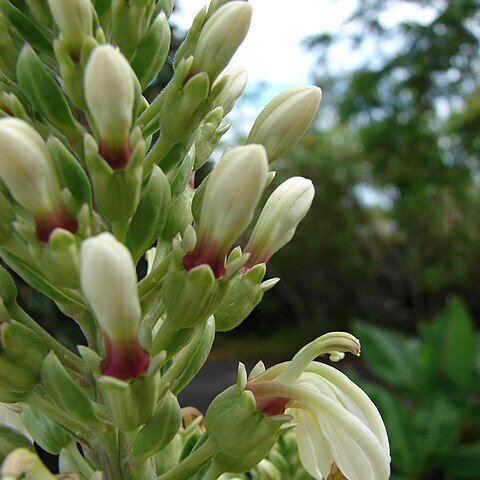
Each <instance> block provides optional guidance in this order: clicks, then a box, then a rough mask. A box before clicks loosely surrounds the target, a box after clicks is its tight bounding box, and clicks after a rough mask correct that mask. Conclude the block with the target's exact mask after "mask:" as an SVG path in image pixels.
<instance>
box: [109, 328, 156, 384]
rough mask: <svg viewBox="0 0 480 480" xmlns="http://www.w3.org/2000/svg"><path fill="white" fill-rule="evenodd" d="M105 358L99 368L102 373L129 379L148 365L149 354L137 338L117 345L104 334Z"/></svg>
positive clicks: (137, 374) (139, 373)
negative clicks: (125, 343)
mask: <svg viewBox="0 0 480 480" xmlns="http://www.w3.org/2000/svg"><path fill="white" fill-rule="evenodd" d="M104 343H105V351H106V355H105V358H104V359H103V360H102V363H101V365H100V370H101V372H102V374H103V375H109V376H110V377H115V378H119V379H120V380H130V379H132V378H136V377H138V376H140V375H141V374H142V373H143V372H145V370H147V368H148V367H149V365H150V355H149V353H148V352H147V351H146V350H144V349H143V348H142V346H141V345H140V343H139V342H138V340H137V339H135V340H134V341H133V342H131V343H130V344H127V345H121V344H120V345H119V344H115V343H113V342H112V340H111V339H110V338H109V337H107V336H105V337H104Z"/></svg>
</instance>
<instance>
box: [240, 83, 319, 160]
mask: <svg viewBox="0 0 480 480" xmlns="http://www.w3.org/2000/svg"><path fill="white" fill-rule="evenodd" d="M321 99H322V91H321V90H320V89H319V88H318V87H313V86H308V87H296V88H291V89H289V90H285V91H284V92H282V93H281V94H280V95H278V96H276V97H275V98H274V99H273V100H272V101H271V102H270V103H269V104H268V105H267V106H266V107H265V108H264V109H263V110H262V111H261V112H260V115H259V116H258V117H257V119H256V120H255V123H254V124H253V127H252V129H251V131H250V133H249V134H248V139H247V143H260V144H262V145H263V146H264V147H265V150H266V151H267V155H268V161H269V162H273V160H275V159H276V158H278V157H279V156H280V155H282V154H283V153H285V152H286V151H287V150H288V149H289V148H290V147H292V146H293V145H294V144H295V143H297V142H298V140H300V139H301V138H302V137H303V135H304V134H305V132H306V131H307V129H308V127H309V126H310V125H311V123H312V122H313V119H314V118H315V114H316V113H317V110H318V106H319V105H320V100H321Z"/></svg>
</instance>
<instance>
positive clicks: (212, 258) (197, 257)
mask: <svg viewBox="0 0 480 480" xmlns="http://www.w3.org/2000/svg"><path fill="white" fill-rule="evenodd" d="M225 258H226V254H225V253H223V252H220V251H219V250H218V248H217V247H216V245H214V244H213V243H210V244H209V245H206V246H205V244H204V242H202V241H201V240H199V241H198V242H197V244H196V245H195V248H194V249H193V250H192V251H191V252H188V253H187V254H186V255H185V256H184V257H183V266H184V268H185V270H191V269H192V268H195V267H198V266H199V265H209V266H210V268H211V269H212V271H213V275H214V276H215V278H220V277H221V276H223V275H224V274H225Z"/></svg>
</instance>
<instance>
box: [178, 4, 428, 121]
mask: <svg viewBox="0 0 480 480" xmlns="http://www.w3.org/2000/svg"><path fill="white" fill-rule="evenodd" d="M208 3H209V2H208V0H182V1H179V2H178V5H179V7H178V8H177V9H176V11H175V12H174V13H173V14H172V20H173V21H174V23H176V24H177V25H178V26H179V27H180V28H182V29H185V30H186V29H188V27H189V26H190V25H191V23H192V20H193V18H194V17H195V15H196V13H197V12H198V11H199V10H200V9H201V8H202V7H203V6H205V5H207V4H208ZM249 3H250V4H251V5H252V7H253V16H252V23H251V26H250V30H249V32H248V34H247V37H246V39H245V40H244V42H243V44H242V45H241V46H240V48H239V49H238V50H237V52H236V54H235V55H234V57H233V59H232V61H231V62H230V64H231V65H242V66H243V67H245V68H246V69H247V71H248V84H247V88H246V89H245V92H244V98H248V99H249V101H248V102H240V103H239V104H238V103H237V107H236V110H237V113H236V114H235V113H233V115H234V116H237V118H238V116H241V118H242V122H243V125H242V126H241V128H243V127H245V128H248V124H250V123H253V120H254V118H255V116H256V114H258V113H259V111H260V110H261V108H263V106H264V105H266V104H267V103H268V102H269V101H270V100H271V99H272V98H273V97H274V96H276V95H277V94H278V93H280V92H281V91H282V90H285V89H286V88H290V87H294V86H301V85H308V84H310V83H311V82H312V71H313V69H314V65H315V54H314V53H312V52H309V51H307V49H306V48H305V47H304V46H302V42H303V41H304V40H305V38H307V37H308V36H310V35H313V34H318V33H324V32H331V33H336V32H339V31H341V29H342V28H345V27H344V26H343V25H342V24H343V22H344V21H345V20H346V19H347V18H348V17H349V16H350V15H351V14H352V12H353V11H354V9H355V6H356V4H357V0H249ZM432 3H434V2H432ZM434 14H435V11H434V10H433V8H431V9H423V10H422V11H421V12H419V8H418V7H415V6H414V5H412V4H411V3H404V2H401V1H399V2H398V3H397V4H396V6H395V8H393V9H390V10H389V11H387V12H385V13H384V14H382V17H381V22H382V24H383V25H384V26H386V27H387V28H388V27H392V26H394V25H395V24H396V23H397V22H398V21H399V19H408V18H415V19H416V20H419V15H421V18H424V20H425V22H429V21H430V20H431V19H432V15H434ZM377 47H378V46H376V45H375V44H374V43H371V44H370V45H369V44H368V42H367V44H366V45H365V46H364V49H363V51H362V52H358V51H353V50H352V49H351V48H350V47H349V46H348V45H346V44H344V45H340V46H338V47H336V50H335V51H334V54H333V56H331V57H330V61H331V68H332V71H334V72H336V73H339V72H341V71H342V70H343V71H344V70H345V69H349V68H352V67H353V66H355V65H359V64H360V63H361V62H362V60H363V59H365V58H366V57H368V56H369V55H370V56H373V57H374V53H375V48H377ZM390 47H391V48H393V49H395V48H398V46H396V45H391V46H390ZM252 98H253V100H252ZM239 109H240V111H238V110H239ZM234 112H235V110H234Z"/></svg>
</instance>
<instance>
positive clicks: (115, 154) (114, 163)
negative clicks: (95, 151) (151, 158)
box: [99, 140, 132, 170]
mask: <svg viewBox="0 0 480 480" xmlns="http://www.w3.org/2000/svg"><path fill="white" fill-rule="evenodd" d="M99 153H100V155H101V156H102V157H103V158H104V159H105V161H106V162H107V163H108V164H109V165H110V166H111V167H112V168H113V169H114V170H120V169H121V168H124V167H126V166H127V164H128V161H129V160H130V156H131V155H132V150H131V148H130V146H129V145H128V142H125V144H124V145H123V147H120V148H113V147H111V146H109V145H107V144H106V142H105V141H104V140H100V146H99Z"/></svg>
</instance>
